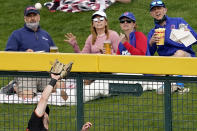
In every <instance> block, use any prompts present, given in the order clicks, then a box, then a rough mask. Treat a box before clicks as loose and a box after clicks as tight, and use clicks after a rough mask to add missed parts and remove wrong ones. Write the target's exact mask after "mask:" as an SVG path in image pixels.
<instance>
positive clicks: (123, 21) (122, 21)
mask: <svg viewBox="0 0 197 131" xmlns="http://www.w3.org/2000/svg"><path fill="white" fill-rule="evenodd" d="M125 22H126V23H131V22H133V21H132V20H124V19H122V20H120V23H125Z"/></svg>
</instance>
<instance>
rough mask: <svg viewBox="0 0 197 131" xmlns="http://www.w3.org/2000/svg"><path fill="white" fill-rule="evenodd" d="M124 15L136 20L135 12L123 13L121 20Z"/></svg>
mask: <svg viewBox="0 0 197 131" xmlns="http://www.w3.org/2000/svg"><path fill="white" fill-rule="evenodd" d="M123 17H127V18H129V19H131V20H133V21H136V19H135V16H134V15H133V13H131V12H125V13H123V14H122V15H121V16H120V17H119V20H120V19H122V18H123Z"/></svg>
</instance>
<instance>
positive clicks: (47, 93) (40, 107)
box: [35, 74, 60, 117]
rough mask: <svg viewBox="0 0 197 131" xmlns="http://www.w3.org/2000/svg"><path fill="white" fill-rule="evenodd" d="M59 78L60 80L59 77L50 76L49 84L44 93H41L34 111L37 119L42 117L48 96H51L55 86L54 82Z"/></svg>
mask: <svg viewBox="0 0 197 131" xmlns="http://www.w3.org/2000/svg"><path fill="white" fill-rule="evenodd" d="M59 78H60V75H54V74H51V81H50V82H49V84H48V85H47V86H46V88H45V89H44V91H43V93H42V96H41V98H40V101H39V102H38V105H37V107H36V109H35V113H36V114H37V115H38V116H39V117H41V116H43V115H44V113H45V110H46V106H47V102H48V99H49V96H50V95H51V93H52V90H53V87H54V86H55V85H56V82H57V80H58V79H59Z"/></svg>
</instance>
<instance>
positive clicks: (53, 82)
mask: <svg viewBox="0 0 197 131" xmlns="http://www.w3.org/2000/svg"><path fill="white" fill-rule="evenodd" d="M56 82H57V80H56V79H53V78H51V81H50V82H49V85H51V86H52V87H54V86H55V85H56Z"/></svg>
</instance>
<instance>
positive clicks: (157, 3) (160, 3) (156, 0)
mask: <svg viewBox="0 0 197 131" xmlns="http://www.w3.org/2000/svg"><path fill="white" fill-rule="evenodd" d="M158 6H159V7H164V8H166V6H165V4H164V2H163V1H162V0H153V1H152V2H151V3H150V11H151V10H152V8H153V7H158Z"/></svg>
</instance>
